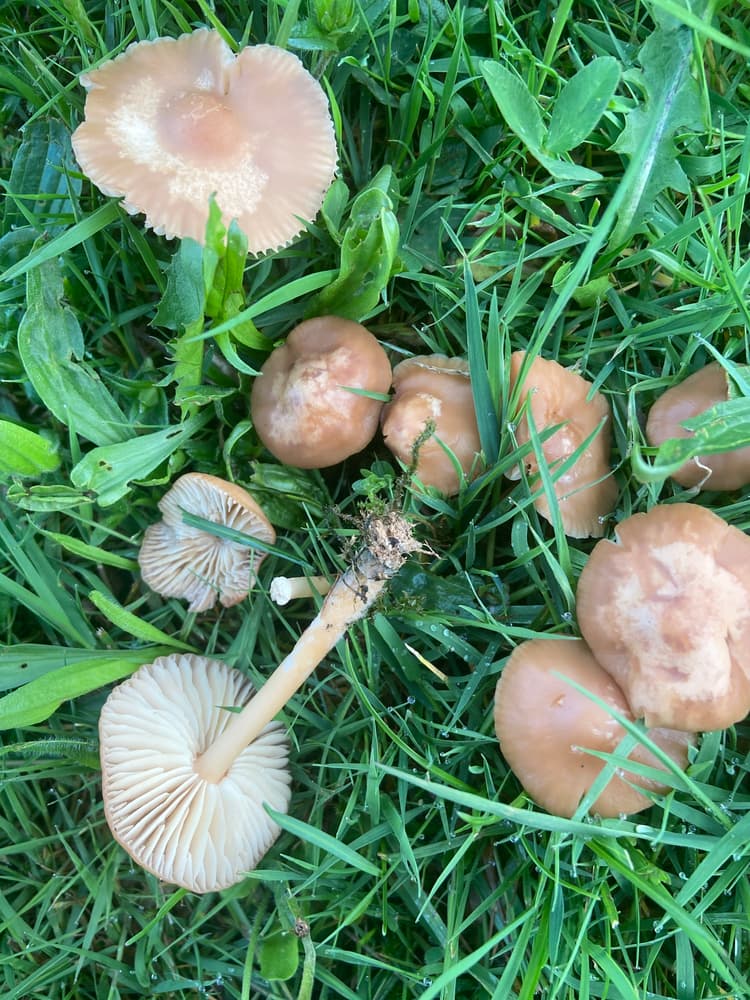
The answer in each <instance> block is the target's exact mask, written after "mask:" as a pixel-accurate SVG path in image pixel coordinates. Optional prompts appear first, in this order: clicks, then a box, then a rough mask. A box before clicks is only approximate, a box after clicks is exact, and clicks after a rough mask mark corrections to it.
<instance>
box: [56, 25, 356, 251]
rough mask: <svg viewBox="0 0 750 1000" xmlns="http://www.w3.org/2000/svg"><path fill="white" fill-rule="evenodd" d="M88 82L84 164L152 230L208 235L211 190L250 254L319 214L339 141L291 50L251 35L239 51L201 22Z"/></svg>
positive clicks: (78, 150)
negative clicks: (257, 42) (237, 227)
mask: <svg viewBox="0 0 750 1000" xmlns="http://www.w3.org/2000/svg"><path fill="white" fill-rule="evenodd" d="M81 83H82V84H83V85H84V86H85V87H86V88H87V89H88V94H87V97H86V117H85V121H84V122H83V123H82V124H81V125H80V126H79V127H78V128H77V129H76V131H75V133H74V134H73V148H74V150H75V154H76V158H77V159H78V162H79V163H80V165H81V168H82V169H83V171H84V173H86V174H88V176H89V177H90V178H91V179H92V180H93V181H94V183H95V184H96V185H97V186H98V187H99V188H101V190H102V191H104V193H105V194H109V195H114V196H121V197H123V199H124V201H123V206H124V208H125V209H126V210H127V211H129V212H144V213H145V214H146V224H147V225H149V226H152V227H153V228H154V230H155V231H156V232H157V233H163V234H164V235H166V236H170V237H171V236H191V237H192V238H193V239H195V240H198V241H199V242H201V243H202V242H203V240H204V235H205V228H206V222H207V219H208V204H209V198H210V196H211V195H212V194H213V193H215V195H216V202H217V204H218V205H219V207H220V208H221V210H222V215H223V220H224V223H225V224H226V225H228V224H229V222H230V221H231V220H232V219H234V218H236V219H237V221H238V222H239V225H240V227H241V228H242V230H243V231H244V232H245V234H246V235H247V237H248V245H249V249H250V251H251V252H252V253H262V252H263V251H266V250H273V249H276V248H278V247H281V246H284V245H285V244H287V243H289V242H290V240H292V239H293V238H294V237H295V236H296V235H297V234H298V233H299V232H300V231H301V230H302V228H303V224H302V223H301V222H300V219H304V220H311V219H313V218H314V217H315V215H316V214H317V212H318V209H319V208H320V206H321V204H322V202H323V197H324V195H325V192H326V190H327V189H328V187H329V185H330V183H331V181H332V179H333V175H334V171H335V169H336V141H335V137H334V132H333V124H332V122H331V117H330V114H329V111H328V101H327V99H326V96H325V93H324V91H323V89H322V88H321V86H320V85H319V84H318V82H317V81H316V80H315V79H314V78H313V77H312V76H311V75H310V74H309V73H308V72H307V70H306V69H305V68H304V67H303V65H302V63H301V62H300V61H299V59H298V58H297V57H296V56H295V55H293V54H292V53H290V52H287V51H285V50H284V49H280V48H276V47H275V46H273V45H256V46H249V47H247V48H245V49H243V50H242V51H241V52H240V53H239V55H237V56H236V57H235V56H234V55H233V53H232V51H231V49H230V48H229V46H228V45H227V44H226V42H224V40H223V39H222V37H221V36H220V35H219V34H218V32H215V31H207V30H205V29H201V30H199V31H194V32H193V33H192V34H188V35H182V36H181V37H180V38H176V39H175V38H158V39H156V40H155V41H151V42H137V43H135V44H134V45H131V46H130V47H129V48H128V49H127V50H126V51H125V52H124V53H122V55H120V56H117V58H115V59H112V60H110V61H109V62H106V63H104V64H103V65H101V66H100V67H99V68H98V69H95V70H93V71H91V72H90V73H86V74H84V75H83V76H82V77H81Z"/></svg>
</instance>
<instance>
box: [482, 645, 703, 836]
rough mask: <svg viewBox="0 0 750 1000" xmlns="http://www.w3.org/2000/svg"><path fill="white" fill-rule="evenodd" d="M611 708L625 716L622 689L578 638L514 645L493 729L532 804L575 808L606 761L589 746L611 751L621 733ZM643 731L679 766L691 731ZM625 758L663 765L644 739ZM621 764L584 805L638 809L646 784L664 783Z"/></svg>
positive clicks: (554, 809) (611, 812) (645, 802)
mask: <svg viewBox="0 0 750 1000" xmlns="http://www.w3.org/2000/svg"><path fill="white" fill-rule="evenodd" d="M571 681H572V682H573V684H571V683H570V682H571ZM574 684H575V685H578V686H579V687H581V688H584V689H585V691H586V692H587V694H584V693H582V692H581V691H580V690H578V689H577V688H576V687H575V686H574ZM588 695H593V696H594V698H596V699H598V702H599V703H597V701H596V700H594V699H593V698H591V697H588ZM612 712H616V713H617V714H619V715H620V716H621V717H624V718H625V719H627V720H628V721H632V719H633V716H632V714H631V712H630V709H629V707H628V704H627V702H626V700H625V696H624V694H623V692H622V691H621V690H620V688H619V687H618V686H617V684H615V682H614V681H613V680H612V678H611V677H610V676H609V674H607V673H606V671H605V670H603V669H602V667H601V666H600V665H599V664H598V663H597V662H596V660H595V659H594V657H593V656H592V654H591V651H590V650H589V648H588V646H587V645H586V643H585V642H583V641H582V640H581V639H572V640H568V639H562V638H561V639H531V640H528V641H526V642H522V643H521V644H520V645H519V646H517V647H516V649H515V650H514V651H513V653H512V654H511V656H510V658H509V659H508V662H507V663H506V665H505V667H504V668H503V672H502V673H501V675H500V679H499V681H498V683H497V688H496V692H495V706H494V720H495V732H496V734H497V737H498V740H499V741H500V748H501V750H502V753H503V756H504V757H505V759H506V760H507V761H508V763H509V764H510V766H511V768H512V770H513V772H514V774H515V775H516V777H517V778H518V780H519V781H520V782H521V784H522V785H523V787H524V789H525V790H526V791H527V792H528V794H529V795H530V796H531V798H532V799H534V801H535V802H537V803H538V805H540V806H542V807H543V808H544V809H546V810H547V811H548V812H550V813H552V814H554V815H556V816H567V817H570V816H572V815H573V814H574V813H575V811H576V810H577V808H578V806H579V803H580V802H581V800H582V799H583V797H584V795H585V794H586V793H587V792H588V790H589V789H590V788H591V787H592V785H593V784H594V782H595V781H596V780H597V778H598V777H599V775H600V774H601V772H602V770H603V769H604V768H605V766H606V764H607V762H606V760H605V759H603V758H602V757H599V756H597V755H596V753H606V754H613V753H615V751H616V750H617V747H618V745H619V744H620V742H621V740H622V739H623V737H624V736H625V735H626V730H625V729H624V727H623V726H622V725H621V724H620V722H619V721H618V720H617V719H615V718H614V716H613V715H612ZM647 736H648V738H649V739H650V740H651V742H652V743H654V744H655V745H656V746H657V747H658V748H659V749H660V750H661V751H663V752H664V753H665V754H666V755H667V756H668V757H669V758H670V759H671V760H672V761H674V762H675V763H676V764H677V765H678V766H679V767H680V768H682V769H684V768H685V766H686V765H687V757H688V748H689V747H690V746H691V745H692V743H693V737H692V735H690V734H688V733H684V732H676V731H674V730H669V729H652V730H650V731H649V732H648V733H647ZM587 751H594V753H590V752H587ZM627 760H629V761H633V762H634V763H637V764H639V765H642V766H646V767H649V768H652V769H655V770H660V771H664V770H665V768H664V764H663V763H662V762H661V761H660V760H659V759H658V758H657V757H655V756H654V754H653V753H652V752H651V751H650V750H649V749H648V748H647V747H646V746H645V745H644V744H638V745H637V746H636V747H635V748H634V749H633V751H632V752H631V753H630V754H629V755H628V758H627ZM625 764H626V762H625V761H623V762H622V764H621V765H619V766H618V767H617V768H616V769H615V772H614V774H613V775H612V777H611V779H610V780H609V781H608V782H607V784H606V786H605V787H604V789H603V790H602V791H601V793H600V794H599V795H598V796H597V798H596V799H595V801H594V802H593V803H592V804H591V812H592V813H596V814H598V815H600V816H604V817H610V816H620V815H625V814H628V813H634V812H639V811H640V810H641V809H646V808H647V807H648V806H650V805H652V799H651V798H649V797H648V796H647V795H646V794H644V793H645V792H646V791H650V792H656V793H659V792H665V791H667V788H668V786H667V785H666V784H664V783H661V782H659V781H658V780H657V779H656V778H655V777H650V776H644V775H643V774H639V773H637V772H636V771H629V770H628V769H627V767H626V766H625Z"/></svg>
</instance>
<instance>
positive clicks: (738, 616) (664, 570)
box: [577, 503, 750, 732]
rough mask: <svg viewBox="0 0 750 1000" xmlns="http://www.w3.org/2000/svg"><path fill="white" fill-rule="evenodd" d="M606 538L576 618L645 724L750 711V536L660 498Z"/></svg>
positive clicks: (723, 721) (720, 720)
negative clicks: (612, 538) (611, 538)
mask: <svg viewBox="0 0 750 1000" xmlns="http://www.w3.org/2000/svg"><path fill="white" fill-rule="evenodd" d="M615 530H616V535H617V542H610V541H606V540H605V541H601V542H599V543H598V544H597V545H596V546H595V547H594V550H593V552H592V553H591V555H590V557H589V560H588V562H587V563H586V565H585V567H584V569H583V572H582V573H581V577H580V580H579V582H578V592H577V611H578V623H579V625H580V628H581V633H582V635H583V637H584V639H585V640H586V641H587V642H588V644H589V646H590V647H591V650H592V652H593V654H594V656H595V657H596V659H597V660H598V661H599V662H600V663H601V665H602V666H603V667H604V669H605V670H606V671H607V672H608V673H609V674H610V675H611V676H612V677H613V678H614V679H615V681H616V682H617V683H618V684H619V685H620V687H621V688H622V690H623V691H624V692H625V696H626V698H627V699H628V702H629V704H630V707H631V709H632V711H633V713H634V714H635V715H636V716H643V718H644V719H645V721H646V725H647V726H668V727H670V728H672V729H684V730H687V731H690V732H697V731H699V730H703V729H723V728H724V727H725V726H730V725H732V724H733V723H735V722H738V721H739V720H740V719H743V718H744V717H745V716H746V715H747V713H748V711H750V538H748V537H747V536H746V535H745V534H743V533H742V532H741V531H739V530H738V529H737V528H733V527H731V526H730V525H728V524H727V523H726V522H725V521H723V520H722V519H721V518H720V517H719V516H718V515H716V514H714V513H712V512H711V511H709V510H706V509H705V508H704V507H697V506H694V505H693V504H687V503H676V504H670V505H662V506H657V507H653V508H652V509H651V510H650V511H649V512H648V513H647V514H634V515H633V516H632V517H628V518H626V519H625V520H624V521H622V522H621V523H620V524H619V525H618V526H617V528H616V529H615Z"/></svg>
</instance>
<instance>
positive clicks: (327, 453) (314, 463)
mask: <svg viewBox="0 0 750 1000" xmlns="http://www.w3.org/2000/svg"><path fill="white" fill-rule="evenodd" d="M390 384H391V366H390V363H389V361H388V355H387V354H386V353H385V351H384V350H383V348H382V347H381V346H380V344H379V343H378V341H377V340H376V338H375V337H373V335H372V334H371V333H370V331H369V330H367V329H365V327H363V326H361V325H360V324H359V323H354V322H353V321H352V320H349V319H342V318H341V317H340V316H317V317H315V319H308V320H305V321H304V322H303V323H300V324H299V325H298V326H296V327H295V328H294V329H293V330H292V331H291V333H290V334H289V335H288V337H287V338H286V341H285V342H284V343H283V344H281V345H280V346H279V347H277V348H276V349H275V350H274V351H272V352H271V354H270V355H269V356H268V358H267V359H266V362H265V364H264V365H263V367H262V368H261V371H260V375H258V377H257V378H256V379H255V380H254V382H253V388H252V392H251V396H250V413H251V416H252V420H253V423H254V425H255V429H256V431H257V432H258V437H259V438H260V440H261V441H262V442H263V444H264V445H265V446H266V448H268V450H269V451H270V452H271V454H272V455H274V456H275V457H276V458H278V460H279V461H280V462H283V463H284V464H285V465H294V466H296V467H297V468H299V469H324V468H327V467H328V466H330V465H336V464H338V463H339V462H343V461H344V459H345V458H348V457H349V456H350V455H355V454H356V453H357V452H358V451H361V450H362V448H364V447H365V446H366V445H367V444H369V443H370V441H371V440H372V438H373V436H374V434H375V431H376V430H377V427H378V416H379V415H380V410H381V408H382V406H383V403H382V401H380V400H378V399H372V398H371V397H368V396H363V395H360V394H358V393H356V392H350V391H349V390H350V389H363V390H365V391H367V392H374V393H385V392H387V391H388V389H389V387H390Z"/></svg>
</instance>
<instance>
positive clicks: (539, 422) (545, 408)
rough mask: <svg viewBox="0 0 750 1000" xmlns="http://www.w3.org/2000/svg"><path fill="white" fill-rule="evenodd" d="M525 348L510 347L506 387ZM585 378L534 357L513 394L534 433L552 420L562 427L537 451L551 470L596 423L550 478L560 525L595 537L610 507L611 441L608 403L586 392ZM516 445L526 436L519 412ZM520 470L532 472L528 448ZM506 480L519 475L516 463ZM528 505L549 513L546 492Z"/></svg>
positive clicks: (601, 531) (518, 371) (613, 491)
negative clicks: (576, 454) (564, 465)
mask: <svg viewBox="0 0 750 1000" xmlns="http://www.w3.org/2000/svg"><path fill="white" fill-rule="evenodd" d="M525 356H526V352H525V351H515V352H514V353H513V354H511V357H510V383H511V390H512V389H513V388H514V387H515V385H516V383H517V381H518V379H519V377H520V374H521V366H522V365H523V361H524V358H525ZM590 390H591V383H590V382H588V381H587V380H586V379H585V378H583V377H582V376H580V375H578V374H577V373H576V372H574V371H571V370H570V369H569V368H563V367H562V365H559V364H558V363H557V362H556V361H547V360H545V359H544V358H539V357H536V358H534V360H533V361H532V363H531V366H530V368H529V370H528V372H527V373H526V376H525V378H524V381H523V387H522V389H521V394H520V396H519V406H522V405H523V404H524V403H525V402H526V400H527V398H528V401H529V404H528V405H529V408H530V409H531V414H532V417H533V419H534V425H535V427H536V429H537V432H538V433H541V432H542V431H543V430H545V429H546V428H548V427H555V426H556V425H558V424H563V426H562V427H561V428H560V429H559V430H558V431H555V433H554V434H552V436H551V437H548V438H547V440H546V441H543V442H542V452H543V453H544V457H545V459H546V461H547V464H548V465H549V467H550V470H551V471H552V473H553V475H554V473H555V469H556V467H557V466H559V465H560V464H561V463H562V462H564V461H565V460H566V459H567V458H570V456H571V455H573V454H574V452H576V451H577V450H578V448H580V446H581V445H582V444H583V442H584V441H586V440H587V438H588V437H589V436H590V435H591V434H593V432H594V431H595V430H596V428H597V427H599V425H600V424H603V426H602V427H601V428H600V430H599V432H598V433H597V435H596V437H595V438H594V439H593V441H591V443H590V444H589V445H588V446H587V447H586V449H585V450H584V451H583V452H582V453H581V454H580V455H579V457H578V458H577V459H576V461H575V463H574V464H573V465H572V466H571V467H570V468H569V469H568V470H567V472H563V473H562V474H561V475H559V476H557V478H556V479H555V483H554V488H555V496H556V497H557V502H558V507H559V510H560V516H561V518H562V523H563V528H564V529H565V533H566V534H567V535H570V536H572V537H573V538H586V537H587V536H593V537H598V536H600V535H603V534H604V520H605V519H606V518H607V516H608V515H609V514H611V513H612V510H613V509H614V506H615V501H616V500H617V484H616V482H615V480H614V477H613V476H612V473H611V469H610V464H609V462H610V448H611V441H612V429H611V424H612V415H611V412H610V407H609V403H608V402H607V400H606V399H605V398H604V396H602V394H601V393H599V392H595V393H594V395H593V396H592V397H591V399H588V398H587V397H588V394H589V392H590ZM516 440H517V441H518V443H519V445H525V444H528V442H529V441H530V434H529V422H528V419H527V417H526V416H525V415H524V416H522V417H521V419H520V420H519V422H518V426H517V428H516ZM525 462H526V471H527V473H528V474H529V475H531V476H535V475H536V474H537V473H538V471H539V464H538V462H537V460H536V457H535V456H534V454H533V453H531V454H529V455H528V456H527V457H526V459H525ZM508 478H509V479H520V478H521V472H520V470H519V469H518V468H516V469H515V470H514V471H513V472H509V473H508ZM534 506H535V507H536V509H537V510H538V511H539V513H540V514H541V515H542V517H544V518H546V520H548V521H551V520H552V513H551V511H550V508H549V503H548V501H547V498H546V496H544V494H542V495H541V496H539V497H538V498H537V500H536V501H535V502H534Z"/></svg>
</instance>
